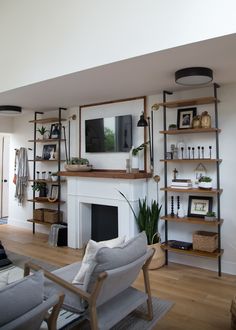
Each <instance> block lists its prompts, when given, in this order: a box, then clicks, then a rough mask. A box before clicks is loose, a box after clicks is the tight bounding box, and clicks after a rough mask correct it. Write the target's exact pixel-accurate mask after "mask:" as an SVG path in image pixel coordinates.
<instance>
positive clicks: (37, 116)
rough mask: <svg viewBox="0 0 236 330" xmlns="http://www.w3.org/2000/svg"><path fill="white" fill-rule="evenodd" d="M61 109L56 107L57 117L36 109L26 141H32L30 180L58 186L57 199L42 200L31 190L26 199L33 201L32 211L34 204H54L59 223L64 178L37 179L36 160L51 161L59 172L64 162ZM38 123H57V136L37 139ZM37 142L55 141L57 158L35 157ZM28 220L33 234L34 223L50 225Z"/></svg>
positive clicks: (34, 208) (34, 207) (44, 223)
mask: <svg viewBox="0 0 236 330" xmlns="http://www.w3.org/2000/svg"><path fill="white" fill-rule="evenodd" d="M63 110H67V109H66V108H58V116H57V117H45V118H42V116H43V115H44V113H43V112H40V111H36V112H35V113H34V119H33V120H30V121H29V123H33V124H34V136H33V139H32V140H29V141H28V142H32V143H33V159H29V162H33V178H32V180H29V181H32V182H45V183H51V184H56V185H57V186H58V197H57V201H54V202H52V201H49V200H46V199H45V200H42V199H37V197H36V196H35V191H34V190H33V197H32V199H28V202H32V203H33V212H34V210H36V204H37V205H38V204H40V203H41V204H42V203H43V204H48V205H55V206H56V210H57V212H58V214H57V223H61V218H60V213H61V212H60V211H61V204H63V203H65V202H64V201H62V200H61V184H62V182H65V180H61V177H60V176H58V180H57V181H51V180H42V179H37V178H36V163H37V162H47V163H50V162H52V164H55V163H56V165H57V172H58V173H59V172H60V171H61V162H65V160H62V159H61V143H62V142H65V139H62V122H63V121H66V119H64V118H62V111H63ZM39 124H41V125H42V124H58V126H59V138H58V139H37V138H36V133H37V125H39ZM38 143H46V144H47V143H56V144H57V148H58V149H57V150H58V158H57V160H45V159H37V156H36V151H37V144H38ZM27 221H28V222H30V223H32V225H33V234H35V225H36V224H40V225H46V226H50V225H51V223H47V222H44V221H38V220H36V219H28V220H27Z"/></svg>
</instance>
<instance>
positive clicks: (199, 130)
mask: <svg viewBox="0 0 236 330" xmlns="http://www.w3.org/2000/svg"><path fill="white" fill-rule="evenodd" d="M215 132H218V133H220V132H221V129H220V128H186V129H173V130H165V131H159V133H161V134H169V135H172V134H192V133H200V134H202V133H215Z"/></svg>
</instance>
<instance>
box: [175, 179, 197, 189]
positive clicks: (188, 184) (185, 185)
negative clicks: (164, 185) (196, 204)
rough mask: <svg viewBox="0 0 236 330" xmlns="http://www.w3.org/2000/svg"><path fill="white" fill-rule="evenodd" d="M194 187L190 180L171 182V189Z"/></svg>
mask: <svg viewBox="0 0 236 330" xmlns="http://www.w3.org/2000/svg"><path fill="white" fill-rule="evenodd" d="M191 187H192V181H191V180H190V179H173V180H172V181H171V188H178V189H189V188H191Z"/></svg>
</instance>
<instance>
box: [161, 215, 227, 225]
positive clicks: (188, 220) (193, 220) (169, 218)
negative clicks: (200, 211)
mask: <svg viewBox="0 0 236 330" xmlns="http://www.w3.org/2000/svg"><path fill="white" fill-rule="evenodd" d="M161 220H166V221H172V222H182V223H190V224H194V225H195V224H201V225H208V226H218V225H219V224H220V225H221V224H222V223H223V222H224V220H223V219H220V221H218V220H214V221H207V220H204V219H202V218H192V217H184V218H178V217H177V216H173V217H172V216H171V215H167V216H162V217H161Z"/></svg>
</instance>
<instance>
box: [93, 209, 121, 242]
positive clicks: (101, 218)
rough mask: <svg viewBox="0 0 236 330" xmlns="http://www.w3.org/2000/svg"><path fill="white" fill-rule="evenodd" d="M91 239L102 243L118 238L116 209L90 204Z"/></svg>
mask: <svg viewBox="0 0 236 330" xmlns="http://www.w3.org/2000/svg"><path fill="white" fill-rule="evenodd" d="M91 221H92V228H91V238H92V239H93V240H94V241H96V242H99V241H104V240H108V239H112V238H115V237H117V236H118V207H116V206H108V205H97V204H92V220H91Z"/></svg>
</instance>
